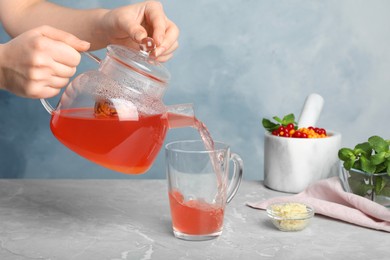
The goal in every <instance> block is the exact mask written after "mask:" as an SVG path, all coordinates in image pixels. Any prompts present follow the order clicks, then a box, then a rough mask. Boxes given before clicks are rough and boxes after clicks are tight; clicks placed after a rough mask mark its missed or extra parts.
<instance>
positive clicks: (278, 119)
mask: <svg viewBox="0 0 390 260" xmlns="http://www.w3.org/2000/svg"><path fill="white" fill-rule="evenodd" d="M272 118H273V119H274V120H275V121H276V122H278V123H279V124H283V120H282V119H280V118H279V117H277V116H274V117H272Z"/></svg>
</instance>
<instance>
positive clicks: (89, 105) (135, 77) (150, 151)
mask: <svg viewBox="0 0 390 260" xmlns="http://www.w3.org/2000/svg"><path fill="white" fill-rule="evenodd" d="M154 47H155V45H154V42H153V39H151V38H146V39H145V40H144V41H143V43H142V44H141V45H140V51H136V50H133V49H130V48H126V47H124V46H119V45H109V46H108V47H107V55H106V57H105V58H104V59H103V60H100V59H99V58H98V57H96V56H94V55H92V54H90V53H85V54H86V55H87V56H88V57H90V58H91V59H93V60H94V61H96V62H97V63H99V69H98V70H95V71H87V72H84V73H82V74H80V75H78V76H77V77H76V78H75V79H74V80H73V81H72V82H71V83H69V85H68V86H67V87H66V89H65V91H64V92H63V94H62V96H61V98H60V100H59V103H58V104H57V107H56V108H53V107H52V106H51V105H50V103H49V102H48V101H47V100H45V99H41V102H42V104H43V106H44V107H45V108H46V110H47V111H48V112H49V113H50V114H51V121H50V128H51V131H52V133H53V134H54V136H55V137H56V138H57V139H58V140H59V141H60V142H61V143H62V144H64V145H65V146H67V147H68V148H69V149H71V150H73V151H74V152H76V153H77V154H79V155H81V156H83V157H85V158H87V159H89V160H91V161H92V162H95V163H97V164H99V165H101V166H104V167H106V168H109V169H112V170H115V171H118V172H122V173H128V174H141V173H145V172H146V171H147V170H148V169H149V168H150V167H151V166H152V164H153V162H154V160H155V158H156V157H157V154H158V152H159V151H160V149H161V146H162V145H163V142H164V139H165V136H166V133H167V131H168V129H170V128H177V127H187V126H193V125H194V122H195V121H194V120H195V117H194V112H193V107H192V105H191V104H182V105H173V106H165V105H164V104H163V102H162V97H163V95H164V92H165V90H166V88H167V85H168V81H169V78H170V74H169V72H168V71H167V69H166V68H165V67H163V66H162V65H161V64H160V63H158V62H157V61H156V60H154V59H152V58H151V57H149V54H150V52H151V51H153V49H154Z"/></svg>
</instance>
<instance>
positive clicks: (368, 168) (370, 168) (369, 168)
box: [360, 156, 376, 173]
mask: <svg viewBox="0 0 390 260" xmlns="http://www.w3.org/2000/svg"><path fill="white" fill-rule="evenodd" d="M360 163H361V166H362V171H364V172H367V173H374V172H375V169H376V167H375V165H373V164H372V163H371V161H370V160H368V159H367V158H366V157H365V156H361V157H360Z"/></svg>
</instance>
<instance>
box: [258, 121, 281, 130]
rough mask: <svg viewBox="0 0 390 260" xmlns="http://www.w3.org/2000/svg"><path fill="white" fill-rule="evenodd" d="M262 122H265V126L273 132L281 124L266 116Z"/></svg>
mask: <svg viewBox="0 0 390 260" xmlns="http://www.w3.org/2000/svg"><path fill="white" fill-rule="evenodd" d="M261 123H262V124H263V127H264V128H265V129H266V130H267V131H269V132H272V131H274V130H276V129H277V128H278V127H279V124H275V123H273V122H271V121H270V120H268V119H266V118H263V120H262V121H261Z"/></svg>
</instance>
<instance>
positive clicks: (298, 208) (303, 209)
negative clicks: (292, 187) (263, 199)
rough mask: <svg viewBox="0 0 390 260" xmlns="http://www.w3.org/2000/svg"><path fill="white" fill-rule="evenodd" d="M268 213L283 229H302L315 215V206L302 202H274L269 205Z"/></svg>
mask: <svg viewBox="0 0 390 260" xmlns="http://www.w3.org/2000/svg"><path fill="white" fill-rule="evenodd" d="M267 215H268V217H270V218H271V221H272V223H273V224H274V225H275V227H277V228H278V229H279V230H281V231H300V230H303V229H304V228H306V227H307V226H308V225H309V223H310V219H312V218H313V216H314V208H313V207H311V206H309V205H307V204H304V203H300V202H282V203H274V204H271V205H269V206H268V207H267Z"/></svg>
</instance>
